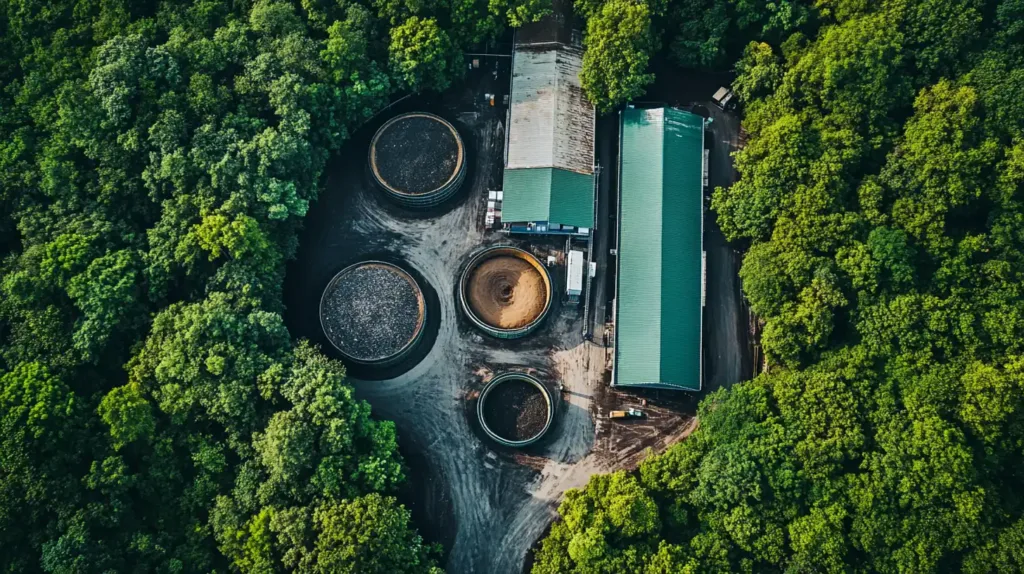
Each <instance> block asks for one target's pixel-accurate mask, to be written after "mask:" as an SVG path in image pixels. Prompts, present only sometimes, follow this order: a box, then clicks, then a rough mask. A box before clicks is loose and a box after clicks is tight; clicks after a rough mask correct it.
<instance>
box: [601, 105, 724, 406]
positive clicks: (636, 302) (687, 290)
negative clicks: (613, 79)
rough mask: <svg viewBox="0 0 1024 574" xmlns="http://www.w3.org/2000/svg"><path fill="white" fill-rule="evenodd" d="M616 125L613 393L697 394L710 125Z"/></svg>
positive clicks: (655, 117) (656, 118) (657, 119)
mask: <svg viewBox="0 0 1024 574" xmlns="http://www.w3.org/2000/svg"><path fill="white" fill-rule="evenodd" d="M620 117H621V125H620V132H619V137H620V141H619V210H618V225H619V230H618V261H617V266H618V269H617V273H616V291H615V293H616V295H615V359H614V376H613V379H612V384H613V385H614V386H620V387H651V388H664V389H680V390H688V391H699V390H700V389H701V382H702V378H703V373H702V369H703V350H702V339H703V336H702V333H703V310H704V304H703V299H704V296H703V291H704V253H703V250H704V247H703V239H704V199H703V159H704V119H703V118H701V117H700V116H697V115H694V114H691V113H688V112H684V111H680V110H676V109H672V108H658V109H646V110H645V109H626V110H624V111H622V112H621V113H620Z"/></svg>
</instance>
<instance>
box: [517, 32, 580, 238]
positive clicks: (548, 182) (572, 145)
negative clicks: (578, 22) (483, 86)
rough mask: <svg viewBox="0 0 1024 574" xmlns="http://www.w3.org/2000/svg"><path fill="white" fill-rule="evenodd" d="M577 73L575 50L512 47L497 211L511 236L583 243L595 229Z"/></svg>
mask: <svg viewBox="0 0 1024 574" xmlns="http://www.w3.org/2000/svg"><path fill="white" fill-rule="evenodd" d="M582 66H583V50H582V48H581V47H580V46H578V45H572V44H564V43H561V42H541V43H517V44H516V46H515V50H514V52H513V60H512V86H511V96H510V99H509V101H510V103H509V112H508V122H507V126H508V130H507V132H506V137H507V142H506V146H505V154H506V155H505V171H504V186H503V192H504V193H503V197H502V204H501V209H500V211H501V220H502V223H503V228H504V229H505V230H507V231H509V232H511V233H544V234H562V235H577V236H586V235H588V234H589V233H590V230H591V229H592V228H593V227H594V198H595V191H596V189H595V181H596V178H595V176H594V106H593V105H591V104H590V102H589V101H587V99H586V97H584V95H583V90H582V88H581V86H580V79H579V72H580V69H581V68H582Z"/></svg>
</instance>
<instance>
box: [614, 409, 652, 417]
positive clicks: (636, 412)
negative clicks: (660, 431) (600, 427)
mask: <svg viewBox="0 0 1024 574" xmlns="http://www.w3.org/2000/svg"><path fill="white" fill-rule="evenodd" d="M643 416H644V412H643V411H642V410H640V409H626V410H624V411H612V412H610V413H608V418H610V419H628V418H636V419H638V418H642V417H643Z"/></svg>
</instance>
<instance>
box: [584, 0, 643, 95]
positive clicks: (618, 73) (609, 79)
mask: <svg viewBox="0 0 1024 574" xmlns="http://www.w3.org/2000/svg"><path fill="white" fill-rule="evenodd" d="M583 45H584V46H585V47H586V52H584V55H583V69H582V70H581V71H580V82H581V84H582V85H583V91H584V92H585V93H586V95H587V98H588V99H589V100H590V101H591V102H593V103H594V106H595V107H597V109H598V111H600V112H607V111H610V110H611V109H612V108H614V107H615V106H617V105H619V104H621V103H623V102H627V101H629V100H631V99H633V98H636V97H638V96H640V95H642V94H643V93H644V90H645V88H646V86H647V85H648V84H650V83H651V82H653V81H654V75H653V74H651V73H649V72H648V71H647V63H648V60H649V59H650V56H651V52H653V51H654V49H655V48H656V47H657V42H656V40H655V37H654V34H653V32H652V30H651V11H650V8H649V7H648V6H647V4H645V3H643V2H636V1H634V0H609V1H608V2H605V3H604V4H603V5H602V7H601V10H600V12H597V13H595V14H594V15H593V16H591V17H590V19H588V20H587V32H586V36H585V37H584V40H583Z"/></svg>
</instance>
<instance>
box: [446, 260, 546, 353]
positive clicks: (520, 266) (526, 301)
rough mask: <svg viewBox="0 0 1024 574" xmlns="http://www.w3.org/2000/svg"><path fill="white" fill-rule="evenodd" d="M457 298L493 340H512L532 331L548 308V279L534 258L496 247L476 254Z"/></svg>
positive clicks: (469, 265)
mask: <svg viewBox="0 0 1024 574" xmlns="http://www.w3.org/2000/svg"><path fill="white" fill-rule="evenodd" d="M459 297H460V300H461V303H462V308H463V311H464V312H465V313H466V316H467V317H469V319H470V321H472V322H473V323H474V324H475V325H477V326H478V327H480V328H481V329H482V330H483V331H484V332H486V333H488V334H489V335H492V336H494V337H499V338H503V339H514V338H517V337H522V336H525V335H526V334H528V333H530V332H532V331H533V330H535V329H536V328H537V327H538V326H539V325H540V324H541V322H542V321H543V320H544V317H545V316H547V313H548V311H549V310H550V309H551V299H552V288H551V277H550V275H549V274H548V271H547V268H546V267H544V265H543V264H541V262H540V261H539V260H537V258H536V257H534V256H533V255H531V254H530V253H528V252H526V251H524V250H522V249H519V248H517V247H509V246H497V247H491V248H488V249H485V250H484V251H482V252H480V253H478V254H477V255H475V256H474V257H473V258H472V259H471V260H470V262H469V264H468V265H467V267H466V270H465V271H464V272H463V274H462V279H461V281H460V282H459Z"/></svg>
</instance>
